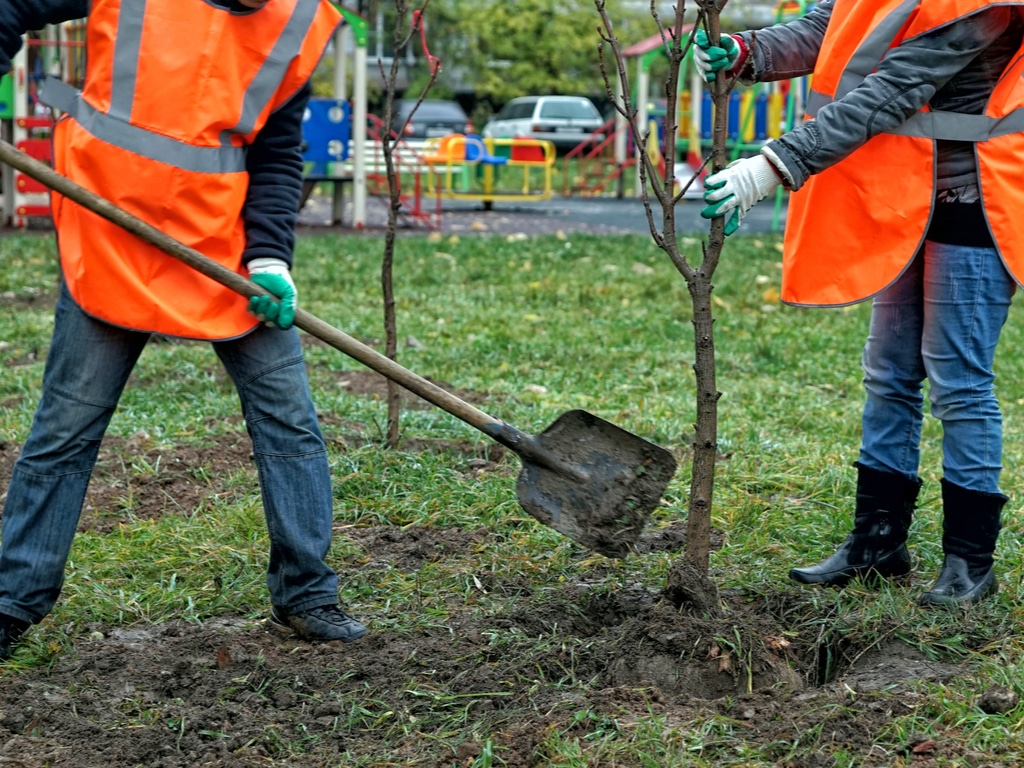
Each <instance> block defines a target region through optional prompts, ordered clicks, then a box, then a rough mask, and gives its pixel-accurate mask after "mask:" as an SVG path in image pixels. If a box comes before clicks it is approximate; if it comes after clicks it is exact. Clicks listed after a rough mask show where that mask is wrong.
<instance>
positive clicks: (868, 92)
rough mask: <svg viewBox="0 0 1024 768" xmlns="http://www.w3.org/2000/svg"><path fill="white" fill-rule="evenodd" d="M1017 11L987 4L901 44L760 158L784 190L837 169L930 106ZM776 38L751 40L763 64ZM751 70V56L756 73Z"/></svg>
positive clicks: (771, 54)
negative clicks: (776, 172)
mask: <svg viewBox="0 0 1024 768" xmlns="http://www.w3.org/2000/svg"><path fill="white" fill-rule="evenodd" d="M819 7H821V6H819ZM1015 12H1016V9H1015V8H1013V7H1008V6H992V7H990V8H987V9H985V10H983V11H981V12H979V13H976V14H974V15H973V16H970V17H967V18H965V19H961V20H959V21H956V22H954V23H951V24H947V25H946V26H944V27H941V28H939V29H937V30H935V31H933V32H931V33H929V34H927V35H921V36H918V37H915V38H914V39H912V40H908V41H905V42H904V43H902V44H901V45H899V46H898V47H896V48H893V49H892V50H890V51H889V53H888V54H887V55H886V56H885V58H884V59H883V60H882V61H881V62H880V63H879V65H878V67H877V69H876V70H875V71H874V72H873V73H872V74H871V75H869V76H868V77H866V78H865V79H864V81H863V82H862V83H860V85H858V86H857V87H856V88H854V89H853V90H852V91H850V92H849V93H848V94H846V95H845V96H843V97H842V98H841V99H838V100H836V101H834V102H832V103H831V104H828V105H827V106H825V107H822V108H821V109H820V110H819V111H818V113H817V115H816V117H815V118H814V119H813V120H808V121H806V122H804V123H802V124H800V125H799V126H797V127H796V128H794V129H793V130H792V131H790V132H789V133H787V134H785V135H784V136H782V137H780V138H779V139H776V140H775V141H772V142H769V143H768V144H767V145H766V146H765V147H764V149H763V150H762V151H763V153H764V154H765V155H766V156H767V157H768V158H769V159H770V160H772V162H773V163H774V164H775V165H776V166H777V167H778V168H779V170H780V172H781V173H782V175H783V177H784V178H785V179H786V183H787V186H788V187H789V188H790V189H799V188H800V187H801V186H803V185H804V184H805V183H806V181H807V179H808V178H809V177H810V176H811V175H813V174H815V173H819V172H821V171H823V170H825V169H826V168H828V167H830V166H832V165H835V164H836V163H838V162H839V161H840V160H842V159H844V158H845V157H847V156H848V155H849V154H850V153H852V152H853V151H854V150H856V149H858V148H859V147H861V146H862V145H863V144H865V143H866V142H867V141H868V140H869V139H871V138H872V137H874V136H876V135H878V134H880V133H884V132H886V131H889V130H892V129H893V128H896V127H897V126H899V125H901V124H903V123H904V122H905V121H906V120H907V119H908V118H910V117H911V116H913V115H914V114H915V113H916V112H917V111H918V110H920V109H921V108H922V107H924V106H925V105H926V104H928V103H929V102H930V101H931V100H932V98H933V97H934V96H935V94H936V93H937V92H939V91H940V90H941V89H942V88H943V86H945V85H946V83H948V82H949V81H950V80H951V79H952V78H954V77H955V76H956V75H958V74H959V73H960V72H962V71H963V70H964V69H965V68H966V67H968V66H970V65H971V63H972V62H974V61H975V59H977V58H978V57H979V54H980V53H981V52H983V51H984V50H985V49H986V48H987V47H988V46H990V45H991V44H992V43H993V42H994V41H995V40H996V39H998V37H999V36H1000V35H1001V34H1002V33H1003V32H1004V31H1006V29H1007V27H1008V26H1009V24H1010V21H1011V19H1012V14H1013V13H1015ZM811 15H813V14H808V16H807V17H805V18H810V16H811ZM787 26H789V25H787ZM804 33H805V36H804V38H803V40H804V42H805V43H808V42H809V41H810V40H811V38H812V35H811V34H810V33H809V32H808V31H807V30H806V29H805V30H804ZM773 39H778V38H771V37H768V36H767V34H765V35H764V36H762V37H761V39H760V40H757V41H755V45H756V46H757V47H760V46H762V45H764V46H766V48H765V50H764V51H762V56H763V58H762V59H761V60H762V61H775V60H776V58H777V56H776V53H775V44H773V43H772V40H773ZM819 43H820V39H819ZM784 60H785V61H789V60H790V58H789V57H784ZM756 68H757V58H756V57H755V62H754V72H755V73H757V71H758V70H757V69H756Z"/></svg>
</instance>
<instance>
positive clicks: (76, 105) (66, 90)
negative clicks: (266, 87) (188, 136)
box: [39, 77, 246, 173]
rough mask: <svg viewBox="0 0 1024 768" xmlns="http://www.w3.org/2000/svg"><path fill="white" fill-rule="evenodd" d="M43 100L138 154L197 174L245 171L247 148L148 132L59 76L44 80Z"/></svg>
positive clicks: (113, 142) (87, 128) (98, 135)
mask: <svg viewBox="0 0 1024 768" xmlns="http://www.w3.org/2000/svg"><path fill="white" fill-rule="evenodd" d="M39 100H40V101H42V102H43V103H44V104H48V105H50V106H51V107H55V108H57V109H59V110H61V111H63V112H67V113H68V114H69V115H71V116H72V117H73V118H75V120H76V121H78V123H79V124H80V125H81V126H82V128H84V129H85V130H86V131H88V132H89V133H90V134H92V135H93V136H95V137H96V138H97V139H100V140H102V141H105V142H107V143H108V144H113V145H114V146H116V147H121V148H122V149H126V150H128V151H129V152H133V153H134V154H136V155H141V156H143V157H148V158H150V159H151V160H156V161H157V162H160V163H164V164H166V165H172V166H174V167H175V168H182V169H184V170H186V171H194V172H196V173H240V172H242V171H244V170H245V154H246V151H245V147H197V146H195V145H193V144H186V143H184V142H181V141H178V140H177V139H172V138H170V137H168V136H161V135H160V134H158V133H153V132H152V131H147V130H146V129H145V128H139V127H137V126H134V125H132V124H131V123H127V122H125V121H124V120H119V119H117V118H116V117H111V116H110V115H108V114H105V113H103V112H100V111H99V110H98V109H95V108H93V107H92V106H90V105H89V103H88V102H86V101H85V100H84V99H83V98H82V92H81V91H79V90H78V89H77V88H72V87H71V86H70V85H68V84H67V83H65V82H64V81H63V80H58V79H57V78H55V77H48V78H47V79H46V80H45V81H44V83H43V87H42V89H41V90H40V92H39Z"/></svg>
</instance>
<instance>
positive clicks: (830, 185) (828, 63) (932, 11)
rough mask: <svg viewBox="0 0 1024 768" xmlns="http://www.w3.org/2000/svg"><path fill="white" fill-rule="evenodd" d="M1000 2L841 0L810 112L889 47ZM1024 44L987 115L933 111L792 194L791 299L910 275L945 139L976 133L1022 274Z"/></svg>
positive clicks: (787, 297) (990, 210) (840, 299)
mask: <svg viewBox="0 0 1024 768" xmlns="http://www.w3.org/2000/svg"><path fill="white" fill-rule="evenodd" d="M994 4H996V3H993V2H991V0H918V1H917V2H915V1H914V0H880V1H879V2H871V3H866V2H857V0H836V4H835V8H834V10H833V13H832V17H831V18H830V20H829V26H828V30H827V32H826V35H825V39H824V41H823V42H822V47H821V55H820V56H819V58H818V64H817V67H816V69H815V71H814V79H813V81H812V94H811V97H810V99H809V100H808V119H813V118H814V115H815V113H816V111H817V109H819V108H821V106H823V105H824V104H827V103H828V102H829V101H832V100H835V99H839V98H841V97H842V96H843V95H844V94H846V93H848V92H849V91H850V90H852V89H853V88H854V87H856V86H857V85H858V84H859V83H860V82H861V81H863V79H864V78H865V77H867V76H868V75H869V74H871V72H872V71H874V69H875V68H876V67H877V65H878V63H879V62H880V61H881V59H882V57H883V56H884V55H885V53H886V51H887V50H888V49H889V48H890V47H893V46H895V45H898V44H899V43H900V42H901V41H903V40H908V39H910V38H913V37H917V36H918V35H921V34H924V33H926V32H930V31H934V30H935V29H937V28H939V27H941V26H944V25H945V24H948V23H950V22H952V21H954V20H956V19H958V18H961V17H964V16H967V15H969V14H971V13H974V12H976V11H978V10H980V9H983V8H985V7H986V6H989V5H994ZM1003 4H1006V5H1021V3H1019V2H1017V3H1013V2H1010V3H1003ZM1022 52H1024V46H1022V51H1018V53H1017V55H1016V56H1015V57H1014V60H1013V63H1011V64H1010V65H1009V67H1008V69H1007V71H1006V72H1004V73H1003V76H1002V79H1001V80H1000V82H999V84H998V85H997V87H996V88H995V91H994V92H993V95H992V98H991V99H990V100H989V104H988V107H987V109H986V111H985V113H984V114H983V115H965V114H960V113H952V112H938V111H934V110H929V109H923V110H921V111H920V112H918V113H917V114H916V115H914V116H913V117H912V118H911V119H910V120H908V121H907V122H906V123H904V124H903V125H902V126H900V127H899V128H898V129H896V130H895V131H893V132H891V133H884V134H879V135H877V136H875V137H873V138H872V139H870V140H869V141H868V142H867V143H865V144H864V145H863V146H862V147H860V148H859V149H857V150H856V151H854V152H853V153H852V154H850V155H849V156H848V157H846V158H845V159H843V160H842V161H840V162H839V163H837V164H836V165H834V166H832V167H830V168H828V169H826V170H824V171H822V172H821V173H818V174H816V175H814V176H812V177H811V178H810V179H809V180H808V182H807V183H806V184H805V185H804V186H803V187H802V188H801V189H799V190H798V191H796V192H793V193H792V195H791V196H790V203H789V210H788V213H787V221H786V234H785V242H784V249H783V275H782V300H783V301H785V302H786V303H788V304H796V305H804V306H840V305H845V304H852V303H855V302H858V301H863V300H865V299H869V298H871V297H873V296H875V295H877V294H878V293H879V292H880V291H882V290H884V289H885V288H886V287H888V286H889V285H891V284H892V283H893V282H894V281H895V280H896V279H897V278H898V277H899V276H900V274H902V272H903V270H905V269H906V268H907V266H908V265H909V264H910V262H911V260H912V259H913V258H914V255H915V254H916V253H917V251H918V249H919V248H920V246H921V244H922V242H923V241H924V236H925V232H926V230H927V227H928V223H929V221H930V220H931V215H932V205H933V201H934V196H935V140H936V139H954V140H963V141H972V142H976V146H977V154H978V162H979V175H980V182H981V191H982V199H983V205H984V209H985V214H986V217H987V219H988V223H989V228H990V230H991V232H992V237H993V239H994V241H995V244H996V248H997V249H998V250H999V253H1000V255H1001V257H1002V259H1003V262H1004V263H1005V264H1006V266H1007V268H1008V269H1009V271H1010V272H1011V274H1013V275H1014V278H1015V279H1017V281H1018V282H1020V281H1021V278H1022V277H1024V221H1022V219H1024V216H1021V215H1020V213H1019V212H1020V211H1021V210H1024V208H1022V206H1024V185H1021V184H1020V178H1021V170H1020V169H1021V158H1022V157H1024V80H1022V75H1024V60H1021V59H1020V56H1021V53H1022ZM1015 211H1016V216H1015Z"/></svg>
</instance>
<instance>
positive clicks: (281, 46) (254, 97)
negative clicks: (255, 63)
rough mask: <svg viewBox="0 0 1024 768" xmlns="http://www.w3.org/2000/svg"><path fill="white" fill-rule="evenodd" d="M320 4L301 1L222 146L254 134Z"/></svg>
mask: <svg viewBox="0 0 1024 768" xmlns="http://www.w3.org/2000/svg"><path fill="white" fill-rule="evenodd" d="M319 5H320V3H319V2H318V0H297V2H296V3H295V8H294V9H293V11H292V15H291V18H289V19H288V23H287V24H285V27H284V29H283V30H282V31H281V34H280V36H279V37H278V38H277V41H276V42H275V43H274V47H273V48H272V49H271V51H270V55H268V56H267V58H266V60H265V61H264V62H263V66H261V67H260V70H259V72H257V73H256V77H254V78H253V80H252V82H251V83H249V87H248V88H246V90H245V95H244V97H243V101H242V114H241V117H239V120H238V124H237V125H235V127H234V128H233V129H231V130H230V131H224V135H222V136H221V142H222V143H227V142H228V141H230V138H231V134H232V133H237V134H241V135H243V136H245V135H247V134H249V133H251V132H252V131H253V129H254V128H255V126H256V120H257V119H258V118H259V116H260V114H262V112H263V110H264V109H265V108H266V106H267V105H268V104H269V103H270V102H271V100H272V99H273V98H274V94H276V93H277V88H278V86H279V85H280V84H281V81H282V80H283V79H284V76H285V73H286V72H287V71H288V66H289V65H290V64H291V62H292V59H294V58H295V57H296V56H297V55H298V54H299V52H300V51H301V50H302V43H303V41H304V40H305V39H306V33H307V32H308V31H309V28H310V27H311V26H313V20H314V19H315V18H316V14H317V11H318V10H319Z"/></svg>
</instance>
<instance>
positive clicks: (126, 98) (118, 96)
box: [107, 0, 146, 122]
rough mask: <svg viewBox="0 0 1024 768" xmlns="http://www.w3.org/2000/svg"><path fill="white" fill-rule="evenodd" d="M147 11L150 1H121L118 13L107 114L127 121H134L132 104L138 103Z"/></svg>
mask: <svg viewBox="0 0 1024 768" xmlns="http://www.w3.org/2000/svg"><path fill="white" fill-rule="evenodd" d="M145 14H146V0H121V9H120V10H119V11H118V13H117V37H116V38H114V61H113V71H112V73H111V78H112V80H113V83H112V84H111V86H110V109H109V110H107V113H108V114H109V115H110V116H111V117H117V118H120V119H121V120H124V121H125V122H127V121H129V120H131V117H132V105H133V104H134V102H135V81H136V77H137V73H138V69H139V49H140V48H141V47H142V23H143V20H144V18H145Z"/></svg>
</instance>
